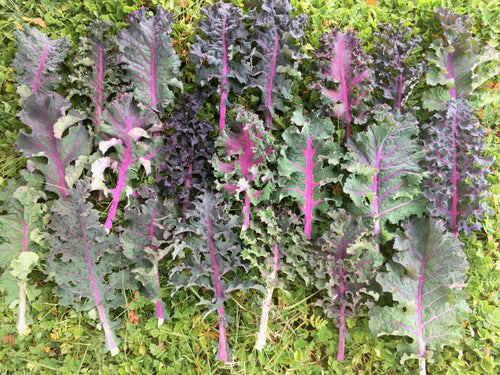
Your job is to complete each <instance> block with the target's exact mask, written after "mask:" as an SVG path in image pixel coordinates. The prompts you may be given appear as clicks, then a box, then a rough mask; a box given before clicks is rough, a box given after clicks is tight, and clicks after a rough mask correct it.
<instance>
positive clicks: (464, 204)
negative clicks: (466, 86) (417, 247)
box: [423, 99, 493, 234]
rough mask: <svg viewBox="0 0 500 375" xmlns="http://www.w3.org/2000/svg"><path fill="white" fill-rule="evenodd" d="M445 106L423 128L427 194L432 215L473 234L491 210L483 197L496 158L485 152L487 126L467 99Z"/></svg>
mask: <svg viewBox="0 0 500 375" xmlns="http://www.w3.org/2000/svg"><path fill="white" fill-rule="evenodd" d="M445 108H446V111H445V112H444V113H441V112H439V113H436V114H435V115H434V116H433V117H432V118H431V122H430V123H429V124H426V125H424V127H423V128H424V130H425V132H424V145H425V148H426V150H427V153H426V157H425V168H426V169H427V171H428V176H429V177H428V178H427V179H426V180H425V181H424V195H425V196H426V198H427V199H429V200H430V201H431V202H432V204H430V205H429V206H428V209H429V213H430V215H431V216H434V217H441V218H445V220H446V223H447V226H448V228H449V229H450V230H451V231H453V233H455V234H457V233H458V232H459V231H463V232H464V233H466V234H470V233H471V232H472V231H473V230H478V229H479V228H480V227H481V225H480V220H481V218H482V216H483V213H484V212H487V211H488V209H487V206H486V204H485V203H484V202H482V199H483V197H485V196H487V195H488V192H487V188H488V183H487V181H486V176H487V175H488V174H489V173H490V170H489V166H490V165H491V163H492V162H493V160H492V158H491V157H488V156H486V155H484V149H485V142H484V140H483V139H484V128H483V127H482V126H481V125H480V124H479V122H478V120H477V119H476V118H475V117H474V114H473V112H472V110H471V108H470V105H469V104H468V103H467V101H465V100H463V99H459V100H450V101H449V102H448V103H447V104H446V107H445Z"/></svg>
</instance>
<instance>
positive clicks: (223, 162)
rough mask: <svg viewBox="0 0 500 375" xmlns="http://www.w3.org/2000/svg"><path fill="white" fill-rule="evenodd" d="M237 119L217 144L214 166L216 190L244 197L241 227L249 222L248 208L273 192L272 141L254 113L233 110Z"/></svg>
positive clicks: (239, 107)
mask: <svg viewBox="0 0 500 375" xmlns="http://www.w3.org/2000/svg"><path fill="white" fill-rule="evenodd" d="M235 112H236V119H235V121H234V123H232V124H231V125H229V126H226V127H225V128H224V130H223V131H222V132H221V135H220V136H219V138H218V139H217V141H216V145H217V146H218V152H217V154H215V155H214V158H213V161H212V162H213V165H214V170H215V176H216V177H217V178H218V188H219V189H224V191H226V192H227V193H229V194H231V195H233V196H234V197H235V199H237V200H239V199H240V194H241V193H243V218H244V219H243V226H244V227H247V226H248V225H249V220H250V214H249V210H250V204H257V203H259V202H261V201H263V200H268V199H269V197H270V194H271V193H272V192H273V190H274V186H275V184H274V174H273V172H272V170H271V168H270V163H272V162H273V161H274V160H275V152H274V149H273V138H272V137H271V134H270V133H269V132H268V131H267V130H265V129H264V124H263V123H262V121H261V120H260V119H259V118H258V117H257V115H256V114H255V113H252V112H247V111H245V110H244V108H243V107H242V106H236V107H235Z"/></svg>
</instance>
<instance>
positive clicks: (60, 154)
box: [16, 92, 90, 198]
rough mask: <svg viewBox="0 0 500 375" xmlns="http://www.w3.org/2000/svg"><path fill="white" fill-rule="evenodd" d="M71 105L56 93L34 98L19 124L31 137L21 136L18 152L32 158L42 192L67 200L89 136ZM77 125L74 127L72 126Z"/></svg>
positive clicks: (27, 103)
mask: <svg viewBox="0 0 500 375" xmlns="http://www.w3.org/2000/svg"><path fill="white" fill-rule="evenodd" d="M70 106H71V104H70V102H69V101H67V100H66V99H64V98H63V97H62V96H60V95H59V94H57V93H53V92H51V93H47V94H41V93H38V94H34V95H32V96H30V97H29V98H28V99H27V100H26V102H25V108H24V110H23V111H21V114H20V118H21V121H22V122H23V123H24V124H25V125H27V126H29V128H30V129H31V133H21V134H20V135H19V136H18V138H17V140H16V143H17V148H16V150H17V151H21V152H22V153H23V156H24V157H27V158H31V159H32V161H34V162H35V164H36V168H37V169H38V170H39V171H40V172H42V173H43V175H44V176H45V182H46V185H45V188H46V190H49V191H54V192H56V193H57V194H60V195H61V196H62V197H64V198H65V197H66V195H67V189H68V187H70V185H71V184H70V183H68V181H70V182H72V181H74V180H76V179H77V178H78V177H79V175H80V174H81V172H82V169H83V164H82V163H83V162H82V159H86V157H87V155H88V154H89V142H90V140H89V135H88V133H87V130H86V129H85V126H84V125H82V124H79V123H80V122H81V120H83V119H84V118H83V117H82V116H81V115H80V114H79V113H78V112H76V111H74V110H70V111H69V112H67V113H66V111H67V110H68V108H70ZM75 124H76V125H75Z"/></svg>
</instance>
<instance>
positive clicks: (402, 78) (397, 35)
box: [375, 22, 425, 112]
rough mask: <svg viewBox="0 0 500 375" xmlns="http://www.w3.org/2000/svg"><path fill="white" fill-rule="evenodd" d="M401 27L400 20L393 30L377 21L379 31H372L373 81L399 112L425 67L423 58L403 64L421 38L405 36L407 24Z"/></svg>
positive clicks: (407, 30) (407, 32)
mask: <svg viewBox="0 0 500 375" xmlns="http://www.w3.org/2000/svg"><path fill="white" fill-rule="evenodd" d="M402 28H403V22H400V23H399V25H398V26H397V29H396V30H394V28H393V26H392V25H390V24H381V25H379V29H380V30H382V32H376V33H375V35H376V36H377V37H378V38H379V39H380V41H379V42H378V43H377V44H376V50H375V56H376V58H375V63H376V74H375V84H376V86H377V87H378V88H380V89H381V90H382V91H383V95H384V98H385V99H388V100H390V101H391V105H392V107H393V108H396V109H397V110H398V111H399V112H401V111H403V107H404V105H405V104H406V102H407V100H408V98H409V97H410V95H411V93H412V91H413V87H414V86H415V85H416V84H417V83H418V81H419V79H420V76H421V75H422V73H423V72H424V67H425V62H423V61H422V62H421V63H420V64H418V65H417V66H415V67H413V66H409V65H407V63H406V60H407V59H408V58H409V57H410V54H411V53H412V52H414V51H415V50H416V49H417V48H418V46H419V43H420V42H421V41H422V38H420V36H418V35H417V36H415V37H410V38H408V35H410V34H411V32H412V30H411V28H409V27H407V28H405V29H404V30H402Z"/></svg>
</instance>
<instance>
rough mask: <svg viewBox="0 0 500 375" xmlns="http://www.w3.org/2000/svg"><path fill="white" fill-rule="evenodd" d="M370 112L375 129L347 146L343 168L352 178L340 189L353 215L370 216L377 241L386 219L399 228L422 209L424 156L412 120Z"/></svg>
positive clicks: (384, 110)
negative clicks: (375, 122)
mask: <svg viewBox="0 0 500 375" xmlns="http://www.w3.org/2000/svg"><path fill="white" fill-rule="evenodd" d="M373 112H374V117H375V120H376V121H377V124H374V125H371V126H370V127H368V129H367V130H366V131H364V132H362V133H358V134H356V136H354V137H351V138H350V139H349V141H348V149H349V154H348V155H347V157H346V160H347V169H348V170H349V171H351V172H353V174H351V175H350V176H349V177H348V178H347V180H346V182H345V185H344V190H345V191H346V192H347V193H348V194H349V195H350V196H351V199H352V200H353V206H354V207H352V210H351V211H352V212H354V213H357V214H361V215H367V216H371V217H373V220H374V235H375V238H376V239H377V240H379V238H378V236H379V235H380V234H381V233H382V226H383V223H384V222H385V221H386V220H389V221H390V222H392V223H398V222H399V221H400V220H402V219H404V218H407V217H409V215H411V214H417V215H418V214H421V213H422V212H423V211H424V210H425V202H424V201H423V200H422V199H421V197H420V192H419V190H420V189H419V186H420V183H421V182H420V181H421V179H422V177H423V171H422V168H421V167H420V166H419V163H420V161H421V159H422V158H423V152H422V151H421V150H420V149H421V147H420V145H419V144H418V143H417V140H416V135H417V134H418V127H417V122H416V119H415V118H413V117H411V116H409V115H401V114H393V113H391V112H390V108H389V106H388V105H385V104H384V105H381V106H378V107H376V108H375V109H374V111H373ZM378 246H379V245H378V244H377V247H378Z"/></svg>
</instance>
